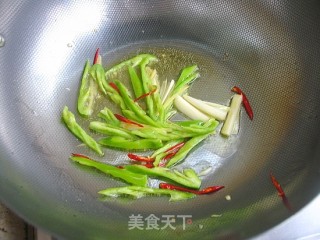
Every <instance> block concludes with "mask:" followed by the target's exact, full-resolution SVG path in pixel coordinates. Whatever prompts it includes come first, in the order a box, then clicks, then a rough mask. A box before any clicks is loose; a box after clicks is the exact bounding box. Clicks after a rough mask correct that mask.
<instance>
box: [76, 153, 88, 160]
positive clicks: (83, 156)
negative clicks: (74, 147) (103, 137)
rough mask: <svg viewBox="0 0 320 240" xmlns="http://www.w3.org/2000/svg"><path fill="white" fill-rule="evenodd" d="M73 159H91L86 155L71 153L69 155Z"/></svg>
mask: <svg viewBox="0 0 320 240" xmlns="http://www.w3.org/2000/svg"><path fill="white" fill-rule="evenodd" d="M71 155H72V156H73V157H82V158H87V159H91V158H89V157H88V156H86V155H83V154H80V153H72V154H71Z"/></svg>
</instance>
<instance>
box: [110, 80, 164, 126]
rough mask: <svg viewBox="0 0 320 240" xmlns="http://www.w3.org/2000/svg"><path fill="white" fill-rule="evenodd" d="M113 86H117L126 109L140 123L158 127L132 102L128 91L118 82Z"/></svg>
mask: <svg viewBox="0 0 320 240" xmlns="http://www.w3.org/2000/svg"><path fill="white" fill-rule="evenodd" d="M115 84H116V85H117V87H118V89H119V91H120V95H121V97H122V99H123V101H124V103H125V104H126V106H127V108H128V109H129V110H131V111H132V112H134V113H135V114H136V116H137V117H139V120H140V121H139V122H140V123H146V124H149V125H152V126H159V124H158V123H156V122H155V121H154V120H152V119H151V118H150V117H149V116H148V115H147V114H146V112H145V111H144V110H143V109H142V108H141V107H140V106H139V105H138V104H137V103H135V102H134V101H133V99H132V98H131V97H130V95H129V91H128V89H127V88H126V87H125V86H124V85H123V84H122V83H121V82H120V81H115Z"/></svg>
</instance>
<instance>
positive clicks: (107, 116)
mask: <svg viewBox="0 0 320 240" xmlns="http://www.w3.org/2000/svg"><path fill="white" fill-rule="evenodd" d="M98 116H99V117H100V118H103V119H104V120H105V121H106V122H107V123H109V124H112V125H114V126H120V121H119V120H118V119H117V118H116V117H115V116H114V114H113V112H112V111H111V110H110V109H109V108H107V107H105V108H104V109H102V110H101V111H100V112H99V114H98Z"/></svg>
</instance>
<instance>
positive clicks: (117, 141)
mask: <svg viewBox="0 0 320 240" xmlns="http://www.w3.org/2000/svg"><path fill="white" fill-rule="evenodd" d="M99 143H100V144H101V145H103V146H107V147H112V148H120V149H126V150H148V149H158V148H160V147H162V146H163V143H162V141H161V140H159V139H139V140H133V139H127V138H123V137H118V136H114V137H108V138H103V139H101V140H100V141H99Z"/></svg>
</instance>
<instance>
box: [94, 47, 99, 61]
mask: <svg viewBox="0 0 320 240" xmlns="http://www.w3.org/2000/svg"><path fill="white" fill-rule="evenodd" d="M99 51H100V48H98V49H97V50H96V53H95V54H94V59H93V64H96V63H97V62H98V58H99Z"/></svg>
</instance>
